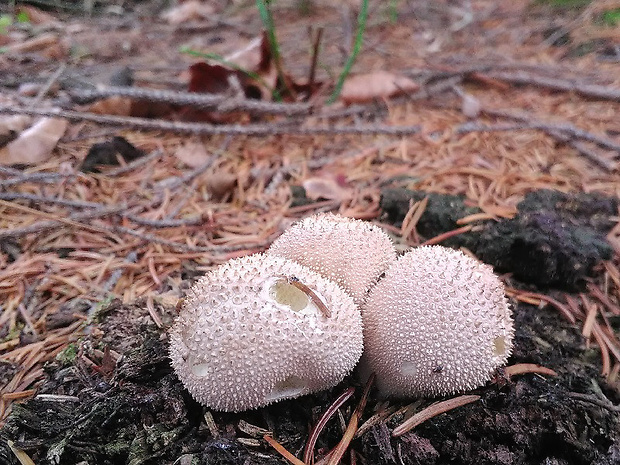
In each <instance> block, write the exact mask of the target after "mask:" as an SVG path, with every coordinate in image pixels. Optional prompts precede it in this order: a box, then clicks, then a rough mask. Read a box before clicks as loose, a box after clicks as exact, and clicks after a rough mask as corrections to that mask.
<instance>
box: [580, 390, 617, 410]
mask: <svg viewBox="0 0 620 465" xmlns="http://www.w3.org/2000/svg"><path fill="white" fill-rule="evenodd" d="M568 396H569V397H570V398H572V399H575V400H579V401H581V402H587V403H589V404H593V405H597V406H599V407H602V408H604V409H607V410H609V411H610V412H620V405H614V404H613V403H612V402H611V401H610V400H609V399H607V400H606V401H605V400H603V399H598V398H596V397H594V396H591V395H589V394H582V393H580V392H569V393H568Z"/></svg>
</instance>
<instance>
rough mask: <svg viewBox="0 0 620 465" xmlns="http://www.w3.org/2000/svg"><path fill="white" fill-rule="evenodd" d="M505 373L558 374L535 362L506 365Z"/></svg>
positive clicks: (510, 374) (514, 374) (511, 374)
mask: <svg viewBox="0 0 620 465" xmlns="http://www.w3.org/2000/svg"><path fill="white" fill-rule="evenodd" d="M505 373H506V374H507V375H508V376H516V375H524V374H526V373H537V374H539V375H547V376H557V375H558V374H557V373H556V372H555V371H554V370H552V369H551V368H547V367H543V366H540V365H536V364H535V363H517V364H515V365H510V366H507V367H506V369H505Z"/></svg>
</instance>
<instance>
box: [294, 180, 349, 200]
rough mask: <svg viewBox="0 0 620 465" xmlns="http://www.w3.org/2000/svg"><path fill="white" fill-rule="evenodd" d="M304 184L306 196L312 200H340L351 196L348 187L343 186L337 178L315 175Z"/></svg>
mask: <svg viewBox="0 0 620 465" xmlns="http://www.w3.org/2000/svg"><path fill="white" fill-rule="evenodd" d="M302 186H303V188H304V190H305V191H306V197H308V198H309V199H312V200H318V199H324V200H339V201H342V200H344V199H347V198H349V197H351V193H350V192H349V190H348V189H346V188H344V187H341V186H340V185H339V184H338V183H337V182H336V180H335V179H331V178H324V177H313V178H308V179H306V180H305V181H304V182H303V183H302Z"/></svg>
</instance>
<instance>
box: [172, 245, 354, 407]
mask: <svg viewBox="0 0 620 465" xmlns="http://www.w3.org/2000/svg"><path fill="white" fill-rule="evenodd" d="M293 277H294V278H297V279H298V280H299V282H300V283H303V285H305V286H307V288H308V289H310V290H311V291H312V293H313V294H311V295H312V297H311V296H310V295H309V294H308V293H307V291H304V290H302V289H299V288H298V287H296V286H294V285H293V284H291V282H290V281H287V278H293ZM317 298H318V299H321V302H322V303H323V304H324V305H325V306H326V307H327V308H328V309H329V310H330V312H331V316H329V317H327V316H326V315H325V314H324V311H322V309H321V305H320V304H319V305H317V303H316V300H315V299H317ZM362 347H363V344H362V322H361V315H360V311H359V309H358V307H357V306H356V305H355V303H354V302H353V299H352V298H351V297H350V296H349V295H348V294H347V293H346V292H345V291H343V290H342V289H341V288H340V287H339V286H338V285H336V284H335V283H332V282H331V281H329V280H327V279H325V278H323V277H321V276H320V275H319V274H317V273H315V272H313V271H311V270H309V269H308V268H306V267H304V266H302V265H299V264H298V263H294V262H291V261H289V260H286V259H284V258H281V257H276V256H267V255H264V254H258V255H252V256H248V257H244V258H239V259H234V260H231V261H229V262H228V263H225V264H223V265H221V266H219V267H217V268H215V269H213V270H211V271H210V272H208V273H207V274H206V275H205V276H204V277H202V278H201V279H200V280H199V281H198V282H196V284H195V285H194V286H193V287H192V288H191V289H190V290H189V291H188V293H187V297H186V298H185V299H184V304H183V306H182V309H181V311H180V314H179V317H178V318H177V321H176V322H175V324H174V326H173V328H172V329H171V331H170V358H171V359H172V366H173V367H174V370H175V371H176V373H177V375H178V377H179V379H180V380H181V381H182V382H183V384H184V385H185V387H186V388H187V389H188V391H189V392H190V393H191V394H192V396H193V397H194V398H195V399H196V400H197V401H199V402H200V403H202V404H204V405H206V406H208V407H211V408H213V409H215V410H224V411H241V410H247V409H252V408H256V407H261V406H264V405H267V404H270V403H272V402H276V401H278V400H281V399H286V398H292V397H297V396H301V395H304V394H308V393H311V392H315V391H319V390H322V389H328V388H330V387H332V386H334V385H336V384H338V383H339V382H340V381H341V380H342V379H343V378H344V376H345V375H346V374H347V373H349V372H350V371H351V370H352V369H353V367H354V366H355V364H356V363H357V361H358V360H359V358H360V356H361V353H362Z"/></svg>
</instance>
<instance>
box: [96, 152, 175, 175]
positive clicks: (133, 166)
mask: <svg viewBox="0 0 620 465" xmlns="http://www.w3.org/2000/svg"><path fill="white" fill-rule="evenodd" d="M163 154H164V152H163V150H153V151H152V152H151V153H149V154H148V155H147V156H145V157H140V158H138V159H136V160H134V161H132V162H131V163H128V164H127V165H125V166H121V167H119V168H116V169H113V170H109V171H106V172H105V173H103V174H104V175H105V176H108V177H113V176H119V175H121V174H125V173H128V172H130V171H133V170H135V169H136V168H139V167H141V166H143V165H146V164H147V163H149V162H150V161H152V160H156V159H157V158H160V157H161V156H162V155H163Z"/></svg>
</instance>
